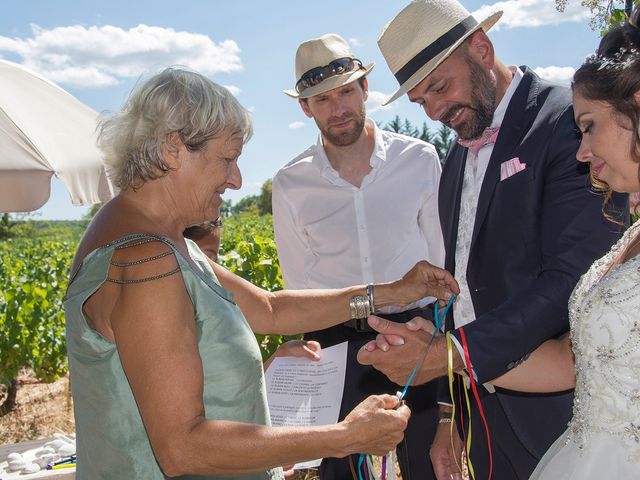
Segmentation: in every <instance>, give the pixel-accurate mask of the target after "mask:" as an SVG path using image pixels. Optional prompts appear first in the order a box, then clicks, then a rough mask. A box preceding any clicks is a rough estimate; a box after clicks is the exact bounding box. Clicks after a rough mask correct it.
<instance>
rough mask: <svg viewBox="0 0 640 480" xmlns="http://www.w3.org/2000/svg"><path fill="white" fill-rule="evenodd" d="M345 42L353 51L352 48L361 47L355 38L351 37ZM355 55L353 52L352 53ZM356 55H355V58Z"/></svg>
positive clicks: (358, 40)
mask: <svg viewBox="0 0 640 480" xmlns="http://www.w3.org/2000/svg"><path fill="white" fill-rule="evenodd" d="M347 42H349V45H351V48H352V49H353V47H361V46H362V42H361V41H360V39H359V38H356V37H351V38H348V39H347ZM354 53H355V52H354ZM357 56H358V55H356V57H357Z"/></svg>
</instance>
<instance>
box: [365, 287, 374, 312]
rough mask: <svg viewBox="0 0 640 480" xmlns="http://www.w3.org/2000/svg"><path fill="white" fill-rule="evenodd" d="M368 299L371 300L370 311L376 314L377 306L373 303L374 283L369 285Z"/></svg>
mask: <svg viewBox="0 0 640 480" xmlns="http://www.w3.org/2000/svg"><path fill="white" fill-rule="evenodd" d="M367 297H368V298H369V310H370V311H371V313H375V312H376V304H375V302H374V301H373V283H370V284H369V285H367Z"/></svg>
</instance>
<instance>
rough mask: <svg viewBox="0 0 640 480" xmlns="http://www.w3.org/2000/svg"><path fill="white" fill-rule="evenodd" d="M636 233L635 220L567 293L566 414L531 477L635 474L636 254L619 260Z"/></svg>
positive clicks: (639, 349)
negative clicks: (571, 358) (571, 383)
mask: <svg viewBox="0 0 640 480" xmlns="http://www.w3.org/2000/svg"><path fill="white" fill-rule="evenodd" d="M639 234H640V222H636V223H635V224H634V225H632V226H631V227H630V228H629V229H628V230H627V232H626V233H625V234H624V236H623V237H622V238H621V239H620V241H619V242H618V243H617V244H616V245H614V246H613V248H612V249H611V251H610V252H609V253H608V254H607V255H605V256H604V257H602V258H601V259H600V260H598V261H596V262H595V263H594V264H593V265H592V266H591V268H590V269H589V271H588V272H587V273H586V274H585V275H583V277H582V278H581V279H580V281H579V282H578V285H577V286H576V288H575V290H574V291H573V294H572V295H571V299H570V300H569V318H570V323H571V341H572V345H573V352H574V354H575V361H576V389H575V401H574V407H573V418H572V420H571V422H570V423H569V427H568V428H567V430H566V431H565V433H564V434H562V435H561V436H560V438H559V439H558V440H556V442H555V443H554V444H553V445H552V446H551V448H550V449H549V451H548V452H547V453H546V454H545V455H544V457H543V458H542V460H541V461H540V464H539V465H538V467H537V468H536V470H535V471H534V472H533V475H532V477H531V478H532V479H545V480H569V479H570V480H574V479H575V480H578V479H581V480H584V479H590V480H596V479H598V480H601V479H607V480H610V479H640V256H636V257H634V258H631V259H629V260H627V261H626V262H625V263H623V264H620V263H619V260H620V258H621V257H622V255H623V254H624V252H625V250H626V248H627V247H628V246H629V244H630V243H631V242H634V241H636V240H638V238H637V237H638V235H639Z"/></svg>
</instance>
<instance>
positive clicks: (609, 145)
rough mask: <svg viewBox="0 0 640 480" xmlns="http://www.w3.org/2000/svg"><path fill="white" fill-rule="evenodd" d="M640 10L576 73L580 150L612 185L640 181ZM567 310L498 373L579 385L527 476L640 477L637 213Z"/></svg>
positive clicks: (543, 386)
mask: <svg viewBox="0 0 640 480" xmlns="http://www.w3.org/2000/svg"><path fill="white" fill-rule="evenodd" d="M638 16H639V15H638V11H637V10H636V11H635V12H634V14H633V15H632V18H631V20H630V21H629V22H627V23H626V24H624V25H623V26H621V27H618V28H616V29H615V30H612V31H611V32H609V33H608V34H607V35H606V36H605V37H604V38H603V39H602V41H601V43H600V47H599V49H598V53H597V54H596V55H594V56H593V57H591V58H589V59H588V60H587V61H586V62H585V63H584V64H583V65H582V67H580V69H579V70H578V71H577V72H576V74H575V77H574V84H573V92H574V110H575V118H576V123H577V125H578V127H579V129H580V131H581V132H582V143H581V145H580V149H579V150H578V154H577V158H578V160H579V161H581V162H590V163H591V173H592V178H593V179H594V184H595V185H596V186H598V187H600V188H603V189H604V190H605V191H608V192H610V191H611V190H614V191H618V192H629V193H631V192H639V191H640V30H639V29H638V27H637V25H638V23H637V20H638ZM569 314H570V323H571V334H570V339H569V338H568V337H566V338H563V339H561V340H552V341H549V342H546V343H544V344H543V345H542V346H541V347H540V348H539V349H538V350H536V351H535V352H533V353H532V354H531V356H530V358H529V359H528V360H527V361H526V362H524V363H523V364H522V365H521V366H519V367H518V368H516V369H514V370H512V371H510V372H509V373H507V374H505V375H504V376H503V377H500V378H499V379H497V380H496V381H495V382H494V383H496V384H497V385H500V386H503V387H506V388H511V389H514V390H523V391H533V392H535V391H549V390H565V389H569V388H573V387H574V385H575V401H574V408H573V418H572V420H571V422H570V423H569V426H568V428H567V430H566V431H565V433H564V434H563V435H562V436H561V437H560V438H559V439H558V440H557V441H556V442H555V443H554V444H553V445H552V447H551V448H550V449H549V451H548V452H547V453H546V454H545V456H544V457H543V458H542V460H541V461H540V464H539V465H538V467H537V468H536V470H535V471H534V472H533V475H532V477H531V478H532V479H546V480H565V479H566V480H568V479H571V480H574V479H575V480H577V479H593V480H595V479H598V480H600V479H607V480H609V479H640V221H639V222H636V223H635V224H634V225H632V226H631V227H630V228H629V229H628V230H627V232H626V233H625V235H624V236H623V238H622V239H621V240H620V241H619V242H618V243H617V244H616V245H614V246H613V248H612V249H611V251H610V252H609V253H608V254H607V255H605V256H604V257H603V258H601V259H600V260H598V261H596V262H595V263H594V264H593V265H592V266H591V268H590V269H589V271H588V272H587V273H586V274H585V275H584V276H583V277H582V279H581V280H580V282H579V283H578V285H577V286H576V288H575V290H574V292H573V294H572V296H571V299H570V301H569ZM574 359H575V370H574V368H573V366H574Z"/></svg>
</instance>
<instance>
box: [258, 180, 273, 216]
mask: <svg viewBox="0 0 640 480" xmlns="http://www.w3.org/2000/svg"><path fill="white" fill-rule="evenodd" d="M272 183H273V182H272V181H271V179H268V180H267V181H265V182H264V183H263V184H262V188H261V189H260V200H259V202H258V209H259V211H260V215H266V214H271V213H273V210H271V189H272Z"/></svg>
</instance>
